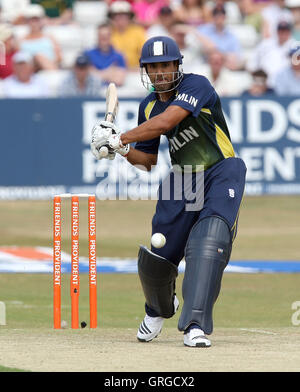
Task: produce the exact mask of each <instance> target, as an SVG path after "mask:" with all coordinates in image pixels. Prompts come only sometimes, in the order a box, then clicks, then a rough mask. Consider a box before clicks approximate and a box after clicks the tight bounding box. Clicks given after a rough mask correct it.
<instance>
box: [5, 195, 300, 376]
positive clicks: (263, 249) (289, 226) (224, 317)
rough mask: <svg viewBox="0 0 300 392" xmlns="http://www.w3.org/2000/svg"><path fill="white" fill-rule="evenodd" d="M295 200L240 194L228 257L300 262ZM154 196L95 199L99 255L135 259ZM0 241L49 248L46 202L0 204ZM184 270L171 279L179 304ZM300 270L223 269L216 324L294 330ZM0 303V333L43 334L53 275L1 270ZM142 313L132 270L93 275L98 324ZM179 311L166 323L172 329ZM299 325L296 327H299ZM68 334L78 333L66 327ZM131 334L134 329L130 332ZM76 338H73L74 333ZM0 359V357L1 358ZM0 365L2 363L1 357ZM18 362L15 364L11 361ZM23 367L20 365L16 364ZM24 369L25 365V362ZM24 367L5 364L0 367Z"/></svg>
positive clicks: (83, 290)
mask: <svg viewBox="0 0 300 392" xmlns="http://www.w3.org/2000/svg"><path fill="white" fill-rule="evenodd" d="M299 206H300V197H299V196H289V197H271V196H270V197H269V196H267V197H245V198H244V201H243V205H242V208H241V212H240V219H239V231H238V236H237V239H236V241H235V244H234V248H233V253H232V260H239V259H248V260H249V259H265V260H267V259H274V260H299V259H300V254H299V234H300V229H299V222H300V208H299ZM86 209H87V208H86V205H85V203H84V202H83V203H82V205H81V209H80V213H81V215H80V216H81V218H80V228H81V240H80V246H81V254H82V255H85V256H86V255H87V217H86ZM154 211H155V202H154V201H98V202H97V245H98V252H97V253H98V256H99V257H101V256H110V257H117V256H118V257H136V255H137V249H138V245H139V244H144V245H147V246H149V243H150V233H151V219H152V216H153V213H154ZM0 216H1V226H0V246H4V245H17V246H48V247H50V246H51V245H52V243H51V238H52V205H51V202H50V201H34V202H33V201H1V202H0ZM69 223H70V209H69V206H68V204H67V202H66V201H64V223H63V250H65V251H66V252H70V242H69V237H70V227H69V226H70V225H69ZM182 279H183V275H182V274H180V275H179V277H178V279H177V294H178V296H179V299H180V302H181V305H182V297H181V286H182ZM69 281H70V275H64V276H63V281H62V285H63V288H62V319H63V320H66V321H67V322H68V324H69V327H70V317H71V315H70V292H69V290H70V289H69V287H70V285H69ZM299 286H300V275H299V274H230V273H225V274H224V278H223V283H222V290H221V293H220V296H219V299H218V301H217V303H216V305H215V308H214V323H215V327H218V328H291V327H292V328H295V331H297V330H298V329H299V327H296V326H295V327H293V326H292V323H291V317H292V313H293V310H292V309H291V306H292V303H293V302H295V301H299V300H300V296H299ZM0 301H4V302H5V304H6V311H7V314H6V319H7V325H6V326H0V335H1V336H4V337H5V336H6V333H8V331H12V332H13V333H15V334H19V333H20V334H22V333H24V335H25V336H26V334H32V335H33V336H35V334H36V333H37V332H38V331H41V332H42V333H46V334H48V333H49V332H50V331H51V330H52V325H53V319H52V312H53V308H52V276H51V274H0ZM88 302H89V300H88V276H87V275H86V274H84V275H81V277H80V321H86V322H87V324H88V325H89V304H88ZM143 316H144V297H143V293H142V289H141V286H140V282H139V279H138V276H137V275H135V274H112V275H111V274H99V275H98V324H99V328H100V329H101V328H102V329H103V331H104V330H109V329H111V328H118V329H123V330H124V331H125V330H126V329H131V328H133V331H135V329H136V328H137V326H138V324H139V322H140V320H141V318H142V317H143ZM178 318H179V313H177V314H176V315H175V316H174V317H173V318H172V319H170V320H167V322H166V324H165V328H176V327H177V322H178ZM297 328H298V329H297ZM64 333H65V334H66V335H67V336H69V335H70V336H71V335H72V336H74V334H75V335H76V334H77V333H79V334H80V331H78V332H76V331H72V330H71V329H68V330H65V331H64ZM133 333H134V332H133ZM76 336H77V335H76ZM0 363H1V362H0ZM2 363H3V362H2ZM15 365H16V366H17V364H15ZM20 367H22V366H20ZM24 367H25V368H26V366H25V365H24ZM8 371H22V370H19V369H15V368H14V367H12V368H9V367H3V366H1V365H0V372H8Z"/></svg>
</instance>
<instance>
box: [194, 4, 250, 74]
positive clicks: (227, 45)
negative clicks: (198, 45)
mask: <svg viewBox="0 0 300 392" xmlns="http://www.w3.org/2000/svg"><path fill="white" fill-rule="evenodd" d="M212 17H213V19H212V23H207V24H204V25H201V26H199V27H198V31H199V32H200V33H201V34H202V35H204V36H206V37H207V38H209V39H210V40H211V41H212V42H213V43H214V44H215V46H216V48H217V49H218V50H219V51H220V52H222V53H223V54H224V55H225V66H226V67H227V68H229V69H231V70H236V69H240V68H241V66H242V51H241V46H240V42H239V40H238V38H237V37H236V36H235V35H234V34H233V33H231V32H230V31H229V29H228V28H227V26H226V24H225V20H226V11H225V8H224V7H223V6H222V5H219V6H216V7H215V8H214V9H213V12H212Z"/></svg>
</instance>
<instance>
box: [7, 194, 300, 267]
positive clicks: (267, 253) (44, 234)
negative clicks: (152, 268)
mask: <svg viewBox="0 0 300 392" xmlns="http://www.w3.org/2000/svg"><path fill="white" fill-rule="evenodd" d="M155 204H156V202H155V201H150V200H149V201H98V202H97V244H98V255H99V256H108V257H116V256H119V257H136V255H137V248H138V245H139V244H144V245H147V246H149V244H150V235H151V220H152V216H153V214H154V212H155ZM299 207H300V197H299V196H264V197H245V198H244V201H243V204H242V207H241V211H240V219H239V226H238V235H237V238H236V240H235V244H234V247H233V252H232V257H231V259H232V260H241V259H245V260H247V259H248V260H249V259H265V260H266V259H274V260H282V259H284V260H298V259H299V248H298V241H299V234H300V229H299V222H300V208H299ZM63 208H64V209H63V212H64V221H63V222H64V223H63V248H64V250H65V251H67V252H69V251H70V241H69V238H70V227H69V226H70V224H69V222H70V208H69V204H68V202H67V201H64V202H63ZM80 212H81V215H80V216H81V218H80V228H81V240H80V246H81V251H82V254H85V255H87V214H86V212H87V206H86V202H84V201H83V202H82V203H81V209H80ZM0 216H1V222H2V225H1V227H0V246H1V245H19V246H52V243H51V238H52V203H51V201H0Z"/></svg>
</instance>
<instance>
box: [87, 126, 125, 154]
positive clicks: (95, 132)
mask: <svg viewBox="0 0 300 392" xmlns="http://www.w3.org/2000/svg"><path fill="white" fill-rule="evenodd" d="M116 132H118V130H117V128H116V126H115V125H114V124H113V123H111V122H109V121H101V122H100V123H98V124H96V125H95V126H94V128H93V129H92V141H91V144H90V146H91V151H92V153H93V155H94V157H95V158H96V159H97V160H99V159H102V158H103V157H101V156H100V152H99V150H100V148H101V147H102V146H108V139H109V138H110V136H111V135H112V134H114V133H116ZM115 156H116V154H115V152H113V151H109V154H108V155H107V156H106V157H105V158H107V159H110V160H113V159H114V158H115Z"/></svg>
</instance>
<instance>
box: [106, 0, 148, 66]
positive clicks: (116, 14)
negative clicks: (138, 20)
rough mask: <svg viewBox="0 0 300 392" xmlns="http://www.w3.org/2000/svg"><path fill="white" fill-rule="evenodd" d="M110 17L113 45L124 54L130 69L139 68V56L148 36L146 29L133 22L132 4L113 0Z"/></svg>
mask: <svg viewBox="0 0 300 392" xmlns="http://www.w3.org/2000/svg"><path fill="white" fill-rule="evenodd" d="M108 17H109V19H110V20H111V23H112V27H113V30H112V43H113V46H114V47H115V49H116V50H119V51H120V52H122V53H123V54H124V56H125V60H126V64H127V66H128V67H129V69H131V70H137V69H139V58H140V55H141V50H142V47H143V45H144V42H145V41H146V39H147V37H146V33H145V29H144V28H143V27H142V26H139V25H137V24H135V23H134V22H133V20H132V19H133V17H134V13H133V11H132V8H131V5H130V4H129V3H128V2H126V1H115V2H113V3H112V4H111V6H110V8H109V12H108Z"/></svg>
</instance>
